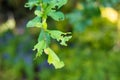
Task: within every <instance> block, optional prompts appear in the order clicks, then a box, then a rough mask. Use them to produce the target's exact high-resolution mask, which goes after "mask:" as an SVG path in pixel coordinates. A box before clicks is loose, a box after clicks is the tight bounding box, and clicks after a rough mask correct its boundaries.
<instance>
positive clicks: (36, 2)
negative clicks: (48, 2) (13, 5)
mask: <svg viewBox="0 0 120 80" xmlns="http://www.w3.org/2000/svg"><path fill="white" fill-rule="evenodd" d="M40 1H41V0H29V1H28V3H26V4H25V7H29V8H30V10H31V9H32V8H33V7H34V6H38V5H39V3H40Z"/></svg>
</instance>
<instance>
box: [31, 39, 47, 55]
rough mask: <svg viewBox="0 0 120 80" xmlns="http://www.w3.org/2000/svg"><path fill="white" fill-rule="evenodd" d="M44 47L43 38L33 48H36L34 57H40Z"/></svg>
mask: <svg viewBox="0 0 120 80" xmlns="http://www.w3.org/2000/svg"><path fill="white" fill-rule="evenodd" d="M45 48H46V42H45V41H44V40H41V41H39V42H38V43H37V44H36V45H35V46H34V49H33V50H36V49H37V54H36V57H40V56H41V55H42V52H43V50H44V49H45Z"/></svg>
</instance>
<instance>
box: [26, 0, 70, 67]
mask: <svg viewBox="0 0 120 80" xmlns="http://www.w3.org/2000/svg"><path fill="white" fill-rule="evenodd" d="M66 3H67V0H36V1H35V0H29V1H28V3H26V5H25V7H29V8H30V9H32V8H33V7H34V6H35V7H37V8H36V10H35V11H34V13H35V15H36V16H37V17H35V18H34V19H33V20H30V21H29V22H28V24H27V27H38V28H41V33H40V36H39V39H38V43H37V44H36V45H35V47H34V50H36V49H37V54H36V57H38V56H41V55H42V53H43V52H45V53H46V54H47V55H48V63H49V64H53V65H54V66H55V68H56V69H58V68H61V67H63V66H64V63H63V62H61V61H60V60H59V58H58V57H57V55H55V53H54V52H53V51H52V50H51V49H50V48H49V43H50V41H49V39H50V38H49V37H51V38H53V39H57V41H61V42H60V44H61V45H64V46H66V45H67V44H66V41H68V40H69V39H70V38H71V36H66V35H67V33H63V32H61V31H57V30H48V29H47V23H46V20H47V17H48V16H50V17H51V18H53V19H54V20H56V21H60V20H64V14H63V13H62V12H60V11H57V9H59V8H60V7H62V6H63V5H65V4H66ZM56 7H57V8H56Z"/></svg>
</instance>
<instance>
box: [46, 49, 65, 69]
mask: <svg viewBox="0 0 120 80" xmlns="http://www.w3.org/2000/svg"><path fill="white" fill-rule="evenodd" d="M44 51H45V53H46V54H47V55H48V63H49V64H53V65H54V66H55V68H56V69H59V68H62V67H63V66H64V63H63V62H62V61H60V59H59V58H58V56H57V55H56V54H55V53H54V52H53V51H52V50H51V49H50V48H46V49H44Z"/></svg>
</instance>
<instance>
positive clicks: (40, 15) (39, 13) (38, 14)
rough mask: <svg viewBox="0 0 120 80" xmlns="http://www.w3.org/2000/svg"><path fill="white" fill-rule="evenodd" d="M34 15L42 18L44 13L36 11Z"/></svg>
mask: <svg viewBox="0 0 120 80" xmlns="http://www.w3.org/2000/svg"><path fill="white" fill-rule="evenodd" d="M34 14H35V15H36V16H38V17H42V12H41V11H40V10H35V12H34Z"/></svg>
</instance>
